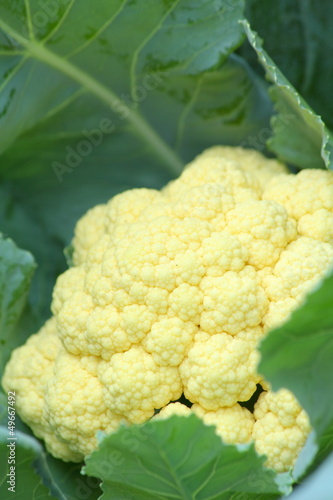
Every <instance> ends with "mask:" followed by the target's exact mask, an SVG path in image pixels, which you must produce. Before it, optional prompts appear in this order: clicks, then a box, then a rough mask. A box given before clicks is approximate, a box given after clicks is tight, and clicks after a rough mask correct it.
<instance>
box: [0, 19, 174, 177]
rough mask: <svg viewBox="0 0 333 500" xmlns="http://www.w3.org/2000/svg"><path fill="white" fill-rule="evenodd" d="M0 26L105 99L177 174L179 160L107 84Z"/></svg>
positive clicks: (33, 54)
mask: <svg viewBox="0 0 333 500" xmlns="http://www.w3.org/2000/svg"><path fill="white" fill-rule="evenodd" d="M0 28H2V29H3V30H4V31H5V32H7V33H8V34H9V36H11V37H12V38H15V39H16V40H17V41H18V42H19V43H21V44H22V45H24V47H25V49H26V54H27V55H28V56H31V57H34V58H35V59H37V60H39V61H41V62H43V63H45V64H47V65H48V66H51V67H52V68H54V69H56V70H58V71H60V72H61V73H63V74H64V75H67V76H68V77H70V78H72V79H73V80H74V81H76V82H77V83H79V84H80V85H81V86H82V87H83V88H85V89H87V90H88V91H90V92H91V93H92V94H93V95H95V96H96V97H98V98H99V99H100V100H101V101H103V102H105V103H106V104H107V105H108V106H109V107H110V108H111V109H112V111H113V112H115V113H118V114H119V115H121V116H123V117H125V119H127V120H128V121H129V122H130V123H131V124H132V125H133V127H134V129H135V131H136V133H137V135H138V136H139V137H141V139H142V140H143V141H144V142H145V143H146V144H147V145H148V146H149V147H150V148H151V149H152V150H153V151H154V152H155V154H156V155H157V157H158V158H161V159H162V160H163V161H164V164H165V165H166V166H167V167H168V169H169V171H170V172H171V173H172V174H173V175H175V176H178V175H179V174H180V173H181V171H182V170H183V162H182V161H181V159H180V158H179V156H178V155H177V154H176V153H175V152H174V151H173V150H172V149H171V147H170V146H169V145H168V144H167V143H166V142H165V141H164V140H163V139H162V138H161V137H160V136H159V135H158V134H157V133H156V132H155V130H154V129H153V128H152V127H151V125H150V124H149V123H148V122H147V121H146V120H145V118H144V117H143V116H142V115H141V114H139V113H138V112H137V111H136V110H133V109H131V108H129V107H128V106H127V105H126V103H125V102H123V101H122V100H121V99H119V97H118V96H117V95H116V94H115V93H114V92H113V91H112V90H111V89H110V88H108V87H106V86H105V85H103V84H102V83H100V82H98V81H97V80H96V79H95V78H94V77H92V76H90V75H89V74H88V73H86V72H85V71H83V70H82V69H80V68H79V67H77V66H75V65H74V64H72V63H71V62H70V61H67V60H65V59H63V58H62V57H60V56H58V55H57V54H55V53H54V52H52V51H50V50H49V49H48V48H46V47H44V46H43V45H42V44H40V43H39V42H37V41H30V40H27V39H26V38H25V37H23V36H22V35H20V34H19V33H17V32H15V31H13V30H12V28H10V27H9V26H8V25H7V24H6V23H5V22H4V21H3V20H0Z"/></svg>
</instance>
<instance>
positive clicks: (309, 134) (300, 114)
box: [243, 21, 333, 169]
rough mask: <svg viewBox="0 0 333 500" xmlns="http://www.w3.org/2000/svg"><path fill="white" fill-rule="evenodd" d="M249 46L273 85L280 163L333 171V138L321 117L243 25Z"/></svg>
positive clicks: (274, 143)
mask: <svg viewBox="0 0 333 500" xmlns="http://www.w3.org/2000/svg"><path fill="white" fill-rule="evenodd" d="M243 25H244V28H245V31H246V34H247V36H248V39H249V42H250V43H251V45H252V47H253V48H254V50H255V51H256V53H257V55H258V58H259V61H260V63H261V64H262V66H263V67H264V69H265V71H266V76H267V78H268V79H269V80H270V81H271V82H272V83H273V85H272V87H271V88H270V95H271V97H272V100H273V101H274V103H275V108H276V110H277V115H276V116H274V117H273V118H272V129H273V136H272V138H271V139H269V140H268V143H267V144H268V147H269V149H270V150H271V151H273V152H274V153H275V154H276V155H277V156H278V157H279V158H280V159H282V160H284V161H286V162H289V163H291V164H292V165H295V166H297V167H299V168H325V167H327V168H332V169H333V137H332V135H331V133H330V132H329V130H328V129H327V128H326V126H325V124H324V122H323V121H322V119H321V117H320V116H318V115H316V114H315V112H314V111H313V110H312V109H311V108H310V107H309V106H308V104H307V103H306V102H305V100H304V99H303V97H301V96H300V94H298V92H297V91H296V90H295V88H294V87H293V86H292V85H291V83H290V82H289V81H288V80H287V78H286V77H285V76H284V75H283V73H282V72H281V71H280V69H279V68H278V67H277V66H276V64H275V62H274V61H273V60H272V59H271V58H270V57H269V55H268V54H267V53H266V52H265V50H264V49H263V48H262V40H261V39H260V38H259V37H258V35H257V34H256V33H255V32H254V31H252V29H251V27H250V25H249V23H248V22H247V21H244V22H243Z"/></svg>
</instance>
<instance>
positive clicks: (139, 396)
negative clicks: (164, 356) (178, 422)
mask: <svg viewBox="0 0 333 500" xmlns="http://www.w3.org/2000/svg"><path fill="white" fill-rule="evenodd" d="M98 377H99V379H100V381H101V382H102V384H103V385H104V400H105V404H106V406H107V407H108V408H110V410H111V411H113V412H115V413H117V414H118V415H120V416H124V417H125V418H127V419H128V420H129V421H130V422H132V423H136V424H140V423H142V422H144V421H145V420H148V419H149V418H150V417H151V416H152V415H153V414H154V410H155V408H162V406H165V405H166V404H168V403H169V401H172V400H176V399H178V398H179V397H180V395H181V393H182V384H181V380H180V376H179V373H178V369H177V368H176V367H173V366H159V365H158V364H157V363H156V362H155V361H154V358H153V356H152V355H151V354H149V353H147V352H146V351H145V350H144V349H143V347H141V346H136V345H134V346H133V347H131V349H129V350H128V351H127V352H125V353H117V354H114V355H113V356H112V358H111V360H110V362H109V363H106V362H102V363H100V366H99V369H98Z"/></svg>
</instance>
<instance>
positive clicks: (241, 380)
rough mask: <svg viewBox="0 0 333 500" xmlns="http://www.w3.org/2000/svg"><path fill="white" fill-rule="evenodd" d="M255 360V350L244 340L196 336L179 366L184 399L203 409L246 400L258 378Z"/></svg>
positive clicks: (256, 358) (222, 334)
mask: <svg viewBox="0 0 333 500" xmlns="http://www.w3.org/2000/svg"><path fill="white" fill-rule="evenodd" d="M207 337H208V338H207ZM257 361H258V353H257V351H256V350H254V349H253V344H251V342H247V341H246V340H245V339H238V338H234V337H232V336H231V335H228V334H227V333H218V334H216V335H213V336H207V334H205V333H203V334H201V333H199V334H198V335H197V336H196V339H195V342H194V344H193V346H192V347H191V348H190V350H189V352H188V355H187V357H186V358H185V360H184V361H183V362H182V364H181V365H180V375H181V378H182V382H183V384H184V393H185V396H186V398H187V399H189V400H190V401H192V402H198V403H199V404H200V405H201V406H203V407H204V408H205V409H206V410H217V409H218V408H220V407H224V406H233V405H234V404H235V403H237V401H247V400H248V399H249V398H250V397H251V396H252V394H253V393H254V392H255V390H256V384H257V383H258V382H259V379H260V377H259V375H258V374H257V373H256V365H257Z"/></svg>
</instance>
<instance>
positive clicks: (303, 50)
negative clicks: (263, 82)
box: [241, 0, 333, 129]
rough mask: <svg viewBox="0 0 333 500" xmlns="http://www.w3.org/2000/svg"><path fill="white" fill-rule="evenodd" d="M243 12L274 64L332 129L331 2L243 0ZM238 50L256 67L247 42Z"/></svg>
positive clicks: (332, 16) (332, 20)
mask: <svg viewBox="0 0 333 500" xmlns="http://www.w3.org/2000/svg"><path fill="white" fill-rule="evenodd" d="M245 12H246V18H247V19H248V20H249V22H250V24H251V27H252V28H253V29H254V30H255V31H257V32H258V34H259V35H260V37H261V38H262V39H263V40H264V41H265V42H264V44H265V50H266V52H267V53H268V54H269V55H270V57H271V58H272V59H273V61H274V62H275V64H276V65H277V67H278V68H279V69H280V70H281V71H282V73H283V74H284V75H285V76H286V78H287V79H288V80H289V81H290V82H291V84H292V85H293V86H294V87H295V88H296V90H297V91H298V92H299V94H300V95H301V96H302V97H303V98H304V99H305V100H306V101H307V102H308V103H309V105H310V106H311V107H312V108H313V109H314V110H315V112H316V113H317V114H319V115H320V116H321V117H322V119H323V121H324V122H325V123H326V125H327V126H328V127H330V128H331V129H333V100H332V99H330V95H331V91H332V81H333V59H332V57H331V54H332V49H333V44H332V36H331V33H332V30H333V2H332V1H331V0H321V1H320V2H318V1H316V0H306V1H301V2H290V0H279V1H278V2H267V0H247V1H246V11H245ZM241 53H242V55H244V56H245V57H246V59H247V60H248V61H249V62H250V63H251V66H252V67H255V66H256V61H255V59H256V55H255V54H254V52H253V51H252V50H251V49H250V50H249V47H248V45H247V44H244V45H243V46H242V48H241Z"/></svg>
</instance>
